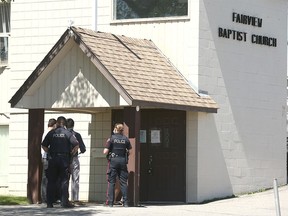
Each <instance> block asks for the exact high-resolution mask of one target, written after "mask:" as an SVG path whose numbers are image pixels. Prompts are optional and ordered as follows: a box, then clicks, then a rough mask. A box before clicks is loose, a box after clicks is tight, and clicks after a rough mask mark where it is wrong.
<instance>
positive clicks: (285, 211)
mask: <svg viewBox="0 0 288 216" xmlns="http://www.w3.org/2000/svg"><path fill="white" fill-rule="evenodd" d="M278 191H279V200H280V213H281V216H288V186H287V185H286V186H283V187H280V188H279V189H278ZM0 215H5V216H12V215H13V216H18V215H21V216H26V215H29V216H30V215H59V216H62V215H69V216H74V215H75V216H76V215H77V216H78V215H96V216H109V215H111V216H112V215H113V216H134V215H135V216H136V215H137V216H153V215H155V216H156V215H157V216H159V215H163V216H274V215H275V216H276V215H277V214H276V207H275V197H274V191H273V189H272V190H268V191H265V192H261V193H255V194H251V195H243V196H240V197H237V198H231V199H225V200H219V201H214V202H210V203H207V204H186V205H184V204H183V205H143V206H142V207H129V208H124V207H122V206H114V207H113V208H108V207H106V206H103V205H99V204H90V203H89V204H87V205H86V206H81V207H75V208H73V209H63V208H60V206H55V207H54V208H52V209H47V208H46V205H44V204H40V205H22V206H0Z"/></svg>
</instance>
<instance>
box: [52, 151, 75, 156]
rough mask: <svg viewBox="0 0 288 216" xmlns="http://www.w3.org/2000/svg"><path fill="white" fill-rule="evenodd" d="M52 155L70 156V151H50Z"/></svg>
mask: <svg viewBox="0 0 288 216" xmlns="http://www.w3.org/2000/svg"><path fill="white" fill-rule="evenodd" d="M49 154H50V155H51V156H70V154H69V153H65V152H51V153H49Z"/></svg>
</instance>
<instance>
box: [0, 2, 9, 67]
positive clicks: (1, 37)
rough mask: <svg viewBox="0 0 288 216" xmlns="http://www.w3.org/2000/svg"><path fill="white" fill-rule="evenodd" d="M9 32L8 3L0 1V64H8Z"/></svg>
mask: <svg viewBox="0 0 288 216" xmlns="http://www.w3.org/2000/svg"><path fill="white" fill-rule="evenodd" d="M9 33H10V3H7V2H4V3H0V66H3V65H7V64H8V39H9Z"/></svg>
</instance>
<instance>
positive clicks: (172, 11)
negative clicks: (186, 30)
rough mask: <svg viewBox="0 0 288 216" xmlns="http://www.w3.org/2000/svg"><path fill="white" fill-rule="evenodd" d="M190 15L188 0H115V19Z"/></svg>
mask: <svg viewBox="0 0 288 216" xmlns="http://www.w3.org/2000/svg"><path fill="white" fill-rule="evenodd" d="M187 15H188V0H114V19H115V20H121V19H141V18H153V17H179V16H187Z"/></svg>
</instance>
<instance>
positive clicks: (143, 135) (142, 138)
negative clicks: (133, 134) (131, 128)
mask: <svg viewBox="0 0 288 216" xmlns="http://www.w3.org/2000/svg"><path fill="white" fill-rule="evenodd" d="M140 143H146V130H140Z"/></svg>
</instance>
